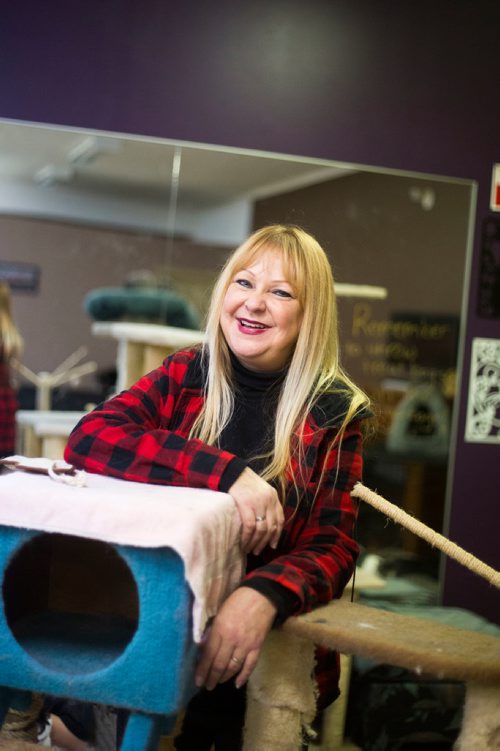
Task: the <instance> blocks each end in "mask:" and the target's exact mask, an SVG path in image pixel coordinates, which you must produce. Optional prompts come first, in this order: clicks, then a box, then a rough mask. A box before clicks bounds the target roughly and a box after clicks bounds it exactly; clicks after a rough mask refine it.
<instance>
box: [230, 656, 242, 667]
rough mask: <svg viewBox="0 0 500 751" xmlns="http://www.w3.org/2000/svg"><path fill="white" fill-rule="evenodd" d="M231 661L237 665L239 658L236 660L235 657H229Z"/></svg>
mask: <svg viewBox="0 0 500 751" xmlns="http://www.w3.org/2000/svg"><path fill="white" fill-rule="evenodd" d="M231 662H235V663H236V664H237V665H239V664H240V662H241V660H238V658H237V657H231Z"/></svg>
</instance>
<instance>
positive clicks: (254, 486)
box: [229, 467, 284, 555]
mask: <svg viewBox="0 0 500 751" xmlns="http://www.w3.org/2000/svg"><path fill="white" fill-rule="evenodd" d="M229 494H230V495H231V496H232V497H233V499H234V502H235V503H236V506H237V507H238V511H239V512H240V516H241V522H242V524H243V533H242V537H241V541H242V544H243V549H244V551H245V553H254V554H255V555H259V553H260V552H261V551H262V550H263V549H264V548H265V547H266V545H271V547H272V548H275V547H276V546H277V544H278V540H279V538H280V535H281V531H282V529H283V522H284V514H283V509H282V508H281V504H280V502H279V498H278V493H277V492H276V490H275V489H274V488H273V487H272V485H270V484H269V483H268V482H266V481H265V480H263V479H262V477H259V475H258V474H256V473H255V472H254V471H253V470H252V469H250V467H246V468H245V469H244V470H243V472H242V473H241V475H240V476H239V477H238V479H237V480H236V482H234V483H233V484H232V485H231V487H230V488H229Z"/></svg>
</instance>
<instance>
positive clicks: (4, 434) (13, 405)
mask: <svg viewBox="0 0 500 751" xmlns="http://www.w3.org/2000/svg"><path fill="white" fill-rule="evenodd" d="M0 358H1V347H0ZM16 410H17V399H16V395H15V392H14V389H13V388H12V386H11V385H10V380H9V366H8V364H7V363H6V362H5V361H2V360H1V359H0V457H2V456H10V455H12V454H14V453H15V450H16Z"/></svg>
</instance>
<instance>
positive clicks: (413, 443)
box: [0, 121, 475, 576]
mask: <svg viewBox="0 0 500 751" xmlns="http://www.w3.org/2000/svg"><path fill="white" fill-rule="evenodd" d="M474 195H475V189H474V185H473V184H472V183H470V182H467V181H464V180H455V179H448V178H445V177H441V176H430V175H420V174H414V173H412V174H409V173H402V172H391V171H387V170H375V169H373V168H363V167H360V166H359V165H345V164H337V163H334V162H326V161H320V160H313V159H306V158H298V157H289V156H286V155H281V154H267V153H260V152H259V153H258V152H250V151H238V150H234V149H231V150H228V149H223V148H218V147H213V146H207V145H203V144H190V143H175V142H171V141H165V140H153V139H147V140H144V139H142V138H140V137H129V136H123V135H120V134H105V133H95V132H89V131H75V130H66V129H63V128H53V127H43V126H38V125H33V124H23V123H16V122H10V121H3V122H0V228H1V233H0V237H1V253H0V260H1V266H0V275H1V276H2V277H4V278H5V277H8V278H9V279H10V280H11V281H12V282H13V284H12V286H13V309H14V314H15V318H16V322H17V324H18V326H19V328H20V330H21V332H22V334H23V336H24V339H25V345H26V346H25V353H24V364H25V365H26V366H27V367H29V368H30V369H31V370H32V371H34V372H39V371H52V370H54V369H55V368H56V367H57V366H58V365H59V364H60V363H61V362H63V361H64V360H65V358H67V357H68V356H70V355H71V353H73V352H74V351H75V350H76V349H77V348H78V347H80V346H82V345H84V346H85V347H86V348H87V351H88V357H89V358H91V359H92V360H95V361H96V362H97V365H98V368H97V371H96V373H94V374H93V375H92V376H87V377H86V379H83V380H82V381H80V382H79V383H73V384H71V383H69V384H66V385H65V386H64V388H62V387H61V389H60V390H59V392H56V393H55V394H54V399H55V403H54V405H53V406H54V407H56V408H66V409H81V408H82V403H83V401H85V402H88V401H96V400H97V399H98V398H100V396H102V395H103V394H104V395H105V394H106V390H107V389H109V388H110V381H109V378H110V376H109V374H110V373H111V374H112V372H113V368H114V365H115V358H116V342H113V341H111V340H107V339H105V338H103V337H97V336H95V335H93V334H92V316H91V315H89V312H88V310H86V309H85V308H84V300H86V299H87V298H88V296H89V294H90V293H95V292H96V291H99V290H102V289H112V290H118V291H120V292H123V291H125V292H126V291H127V290H137V289H140V290H143V289H149V290H161V291H167V292H169V293H170V294H171V296H172V297H175V299H176V300H177V299H181V301H182V303H183V304H184V307H185V310H184V312H185V313H186V316H187V317H186V316H185V317H181V318H180V319H177V318H176V317H175V315H173V317H172V319H169V314H168V310H167V312H166V311H165V309H161V310H159V311H158V314H157V315H156V314H153V313H152V312H151V310H147V311H146V310H145V311H141V310H137V309H135V310H133V311H130V310H128V311H127V312H126V313H125V314H123V315H125V317H128V318H129V319H132V320H135V321H144V320H148V321H149V322H152V323H157V324H164V323H167V324H171V325H182V326H186V325H189V326H192V327H193V328H195V329H196V328H202V327H203V317H204V314H205V310H206V304H207V300H208V297H209V294H210V290H211V287H212V284H213V281H214V278H215V276H216V274H217V272H218V270H219V268H220V267H221V265H222V263H223V262H224V260H225V258H226V257H227V255H228V253H229V252H230V251H231V250H232V249H233V248H234V247H236V245H238V244H239V243H240V241H241V240H243V239H244V238H245V237H246V236H247V234H248V233H249V232H250V231H251V230H252V229H253V228H256V227H258V226H261V225H263V224H266V223H270V222H292V223H296V224H300V225H302V226H304V227H305V228H306V229H308V230H309V231H311V232H312V233H313V234H314V235H316V237H317V238H318V240H319V241H320V242H321V243H322V245H323V246H324V247H325V249H326V251H327V252H328V254H329V256H330V259H331V262H332V266H333V269H334V273H335V277H336V280H337V282H338V283H339V291H340V292H341V294H340V295H339V313H340V322H341V337H342V359H343V363H344V366H345V367H346V369H347V370H348V372H349V373H350V374H351V375H352V376H353V378H355V379H356V380H357V381H358V382H359V383H360V384H361V385H362V386H363V387H364V388H365V389H366V390H367V391H368V392H369V393H370V395H371V396H372V398H373V400H374V405H375V413H376V425H375V429H374V432H373V435H372V436H371V437H370V438H369V439H368V441H367V445H366V474H365V482H366V484H368V485H370V486H371V487H374V488H376V489H378V491H379V492H381V493H382V494H384V495H386V497H388V498H390V499H391V500H393V501H394V502H397V503H400V504H401V505H402V506H404V507H405V508H406V510H408V511H410V512H411V513H414V514H416V515H418V516H419V517H420V518H421V519H422V520H423V521H425V522H426V523H428V524H430V525H431V526H433V527H434V528H436V529H441V528H442V525H443V518H444V514H445V498H446V477H447V467H448V463H449V461H450V455H449V454H450V452H449V448H450V434H451V430H452V427H451V426H452V424H453V421H452V413H453V405H454V402H455V397H456V393H457V392H456V388H457V387H456V375H457V353H458V350H459V341H460V333H461V329H460V323H461V311H462V304H463V299H464V292H465V288H466V286H467V285H468V278H467V273H466V270H467V268H468V263H467V257H468V238H469V236H470V223H471V216H472V213H473V212H472V208H473V202H474ZM155 315H156V318H155ZM120 316H122V314H120ZM179 320H180V324H179ZM20 385H21V386H22V389H21V390H20V394H21V396H22V400H24V402H23V401H22V405H21V406H24V407H26V408H31V407H32V406H33V404H32V403H30V398H31V397H30V394H29V387H28V384H27V383H25V382H24V381H23V380H22V379H21V380H20ZM82 393H83V396H82ZM374 513H375V512H374ZM359 537H360V541H361V543H362V545H363V550H364V552H365V553H366V554H374V555H379V554H380V551H384V552H385V553H386V559H387V560H388V559H389V558H390V555H389V552H390V551H397V552H396V553H395V554H394V558H395V559H396V558H397V560H398V564H397V565H402V564H401V561H402V560H408V561H410V562H411V561H413V560H415V559H418V560H419V561H420V563H421V566H423V567H424V568H425V570H426V572H427V571H428V572H429V573H430V574H431V575H433V576H437V569H438V562H437V559H436V556H435V554H434V553H433V552H432V550H429V549H426V548H425V546H424V545H420V543H419V542H418V540H416V539H410V537H409V536H408V537H406V536H405V534H404V533H403V532H402V531H401V530H399V529H396V528H395V527H393V526H390V525H387V524H386V523H385V520H384V519H382V518H380V519H377V518H374V517H373V516H372V514H370V513H369V511H368V510H367V509H363V512H362V514H361V516H360V523H359ZM401 551H403V553H401Z"/></svg>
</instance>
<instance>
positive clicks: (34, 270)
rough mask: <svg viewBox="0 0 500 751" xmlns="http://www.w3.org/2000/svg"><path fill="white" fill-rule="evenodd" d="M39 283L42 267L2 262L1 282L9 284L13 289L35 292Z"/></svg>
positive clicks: (0, 262) (0, 269)
mask: <svg viewBox="0 0 500 751" xmlns="http://www.w3.org/2000/svg"><path fill="white" fill-rule="evenodd" d="M39 281H40V267H39V266H36V265H35V264H34V263H22V262H16V261H0V282H7V283H8V285H9V287H10V288H11V289H13V290H29V291H30V292H34V291H36V290H37V289H38V283H39Z"/></svg>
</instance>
